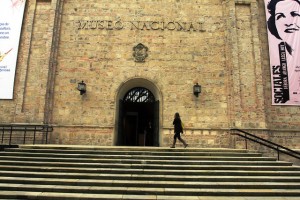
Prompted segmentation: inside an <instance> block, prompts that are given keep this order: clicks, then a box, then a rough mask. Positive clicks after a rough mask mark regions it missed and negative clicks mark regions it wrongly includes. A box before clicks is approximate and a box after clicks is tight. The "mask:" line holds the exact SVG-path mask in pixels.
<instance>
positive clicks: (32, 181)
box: [0, 176, 300, 189]
mask: <svg viewBox="0 0 300 200" xmlns="http://www.w3.org/2000/svg"><path fill="white" fill-rule="evenodd" d="M0 184H4V185H5V184H18V185H19V184H27V185H60V186H61V185H62V186H65V185H66V186H91V185H92V186H98V187H100V186H105V187H143V188H147V187H167V188H217V189H225V188H228V189H299V188H300V182H239V183H236V182H235V181H234V182H199V181H197V182H178V181H148V180H146V181H142V180H95V179H80V180H79V179H62V178H43V179H42V178H28V177H26V178H23V177H9V176H7V177H0Z"/></svg>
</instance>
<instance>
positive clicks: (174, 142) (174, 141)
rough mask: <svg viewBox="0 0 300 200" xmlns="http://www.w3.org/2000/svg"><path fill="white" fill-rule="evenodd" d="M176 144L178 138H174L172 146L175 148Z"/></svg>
mask: <svg viewBox="0 0 300 200" xmlns="http://www.w3.org/2000/svg"><path fill="white" fill-rule="evenodd" d="M175 144H176V140H175V139H174V140H173V144H172V146H171V148H175Z"/></svg>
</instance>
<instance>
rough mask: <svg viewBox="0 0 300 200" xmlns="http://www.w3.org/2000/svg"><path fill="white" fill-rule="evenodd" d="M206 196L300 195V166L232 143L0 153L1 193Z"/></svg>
mask: <svg viewBox="0 0 300 200" xmlns="http://www.w3.org/2000/svg"><path fill="white" fill-rule="evenodd" d="M1 191H2V192H1ZM205 196H211V197H218V196H239V197H241V198H243V197H249V196H255V197H262V196H266V197H267V198H271V197H274V198H277V199H276V200H278V199H279V197H282V198H284V197H285V198H287V197H292V198H293V197H300V166H292V163H290V162H282V161H280V162H279V161H276V159H275V158H269V157H263V156H262V155H261V154H260V153H255V152H248V151H246V150H233V149H191V148H188V149H184V148H180V149H179V148H177V149H171V148H156V147H155V148H153V147H96V146H92V147H86V146H57V145H36V146H34V145H21V148H19V149H17V148H15V149H7V150H6V151H5V152H0V199H4V198H7V199H164V198H165V199H173V198H174V199H176V198H177V199H198V200H199V199H201V198H202V197H205ZM92 197H93V198H92ZM187 197H190V198H187ZM267 198H264V200H266V199H267ZM206 200H207V199H206ZM230 200H233V198H230ZM239 200H240V199H239ZM247 200H248V199H247Z"/></svg>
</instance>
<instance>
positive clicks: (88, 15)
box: [0, 0, 300, 148]
mask: <svg viewBox="0 0 300 200" xmlns="http://www.w3.org/2000/svg"><path fill="white" fill-rule="evenodd" d="M140 47H141V48H140ZM81 81H84V82H85V83H86V86H87V91H86V93H85V94H83V95H80V94H79V91H78V90H77V84H78V83H79V82H81ZM195 83H199V84H200V85H201V86H202V92H201V94H200V95H199V97H196V96H195V95H194V94H193V86H194V85H195ZM140 89H142V90H140ZM142 91H145V92H146V93H145V94H150V95H152V97H153V99H152V101H149V102H147V103H145V102H144V103H140V102H134V100H133V97H134V95H132V96H131V101H130V102H126V101H125V98H126V97H129V99H130V94H133V93H135V94H141V93H142ZM130 92H133V93H130ZM147 92H148V93H147ZM141 98H143V97H141ZM175 112H179V113H180V115H181V118H182V120H183V122H184V124H185V134H184V135H183V137H184V138H185V139H186V140H187V142H188V143H189V144H190V146H191V147H215V148H219V147H237V148H240V147H241V148H242V147H243V144H242V142H241V141H239V139H237V138H234V137H233V136H232V135H230V129H231V128H240V129H244V130H248V131H250V132H251V133H254V134H257V135H259V136H263V137H264V138H268V139H270V140H272V141H274V142H278V143H280V144H282V145H286V146H288V147H290V148H300V147H299V144H300V135H299V128H300V115H299V114H300V107H297V106H272V105H271V81H270V69H269V51H268V39H267V29H266V17H265V11H264V2H263V0H134V1H133V0H115V1H111V0H100V1H96V0H85V1H81V0H27V3H26V8H25V15H24V20H23V28H22V34H21V42H20V49H19V56H18V63H17V71H16V79H15V88H14V99H13V100H0V122H1V123H28V124H51V125H53V126H54V132H53V133H51V136H50V142H51V143H54V144H84V145H107V146H110V145H134V146H139V145H143V141H142V140H143V139H146V140H147V142H148V143H147V142H146V143H147V145H150V146H169V145H170V143H171V140H172V137H173V130H172V128H173V126H172V121H173V116H174V113H175ZM148 122H150V123H151V134H152V136H151V137H150V138H147V137H146V138H143V137H144V136H143V133H145V132H144V131H145V127H146V126H147V124H148ZM144 141H145V140H144ZM149 141H150V142H149ZM257 148H261V147H257Z"/></svg>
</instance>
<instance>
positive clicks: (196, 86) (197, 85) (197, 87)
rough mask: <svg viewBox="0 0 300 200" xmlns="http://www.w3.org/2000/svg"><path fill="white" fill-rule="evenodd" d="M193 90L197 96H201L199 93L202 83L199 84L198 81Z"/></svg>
mask: <svg viewBox="0 0 300 200" xmlns="http://www.w3.org/2000/svg"><path fill="white" fill-rule="evenodd" d="M193 92H194V95H195V96H196V97H198V96H199V94H200V93H201V85H199V84H198V83H196V84H195V85H194V87H193Z"/></svg>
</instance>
